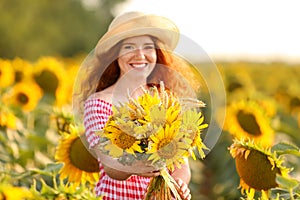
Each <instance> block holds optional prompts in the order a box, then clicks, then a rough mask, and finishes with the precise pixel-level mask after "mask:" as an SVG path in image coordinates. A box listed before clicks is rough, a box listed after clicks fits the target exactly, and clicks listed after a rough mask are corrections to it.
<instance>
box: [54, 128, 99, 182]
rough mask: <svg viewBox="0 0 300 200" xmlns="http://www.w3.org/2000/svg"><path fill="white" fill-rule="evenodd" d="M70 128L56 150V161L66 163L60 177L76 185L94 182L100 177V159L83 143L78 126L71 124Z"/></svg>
mask: <svg viewBox="0 0 300 200" xmlns="http://www.w3.org/2000/svg"><path fill="white" fill-rule="evenodd" d="M70 130H71V133H70V134H66V133H64V134H63V135H62V136H61V139H60V141H59V145H58V146H57V149H56V152H55V159H56V161H57V162H62V163H63V164H64V166H63V167H62V169H61V170H60V178H61V179H65V178H67V180H68V182H70V183H74V184H75V185H79V184H85V183H86V182H88V183H90V184H94V183H95V182H96V181H97V180H98V178H99V166H98V161H97V159H96V158H95V157H93V156H92V155H91V154H90V153H89V151H88V150H87V149H86V147H85V146H84V144H83V143H82V141H81V138H80V136H79V130H78V128H75V127H73V126H71V128H70Z"/></svg>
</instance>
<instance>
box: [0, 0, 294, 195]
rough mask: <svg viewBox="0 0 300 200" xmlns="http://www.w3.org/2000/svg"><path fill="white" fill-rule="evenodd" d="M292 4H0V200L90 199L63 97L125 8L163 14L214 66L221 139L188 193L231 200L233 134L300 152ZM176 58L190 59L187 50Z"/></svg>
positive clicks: (13, 0)
mask: <svg viewBox="0 0 300 200" xmlns="http://www.w3.org/2000/svg"><path fill="white" fill-rule="evenodd" d="M299 5H300V3H299V2H298V1H296V0H295V1H292V0H288V1H269V0H266V1H257V0H254V1H237V0H229V1H217V0H213V1H209V2H208V1H202V0H200V1H198V0H185V1H181V0H180V1H171V0H164V1H161V0H160V1H158V0H152V1H146V0H64V1H58V0H52V1H50V0H22V1H19V0H0V94H1V105H0V132H1V134H0V171H1V173H0V174H1V175H0V199H10V197H11V199H30V198H33V199H38V198H37V197H39V199H92V198H95V199H96V197H94V196H93V190H92V189H93V184H94V183H95V181H96V179H97V175H95V174H97V169H94V168H93V169H91V165H89V166H87V165H86V163H87V162H86V160H80V159H79V160H77V159H76V158H75V156H74V155H78V154H76V153H75V154H74V152H72V151H71V150H72V147H73V146H72V145H74V146H75V144H77V143H76V142H74V141H76V131H74V129H72V128H71V125H72V122H73V121H72V120H73V117H72V110H71V105H72V99H71V94H72V89H73V84H74V81H75V78H76V75H77V71H78V69H79V67H80V64H81V63H82V62H83V60H84V58H85V57H86V56H87V54H88V53H89V52H90V51H91V50H92V49H93V48H94V46H95V45H96V43H97V41H98V40H99V38H100V37H101V36H102V35H103V34H104V32H105V31H106V30H107V27H108V25H109V23H110V22H111V20H112V19H113V18H114V17H115V16H116V15H118V14H120V13H121V12H124V11H129V10H139V11H145V12H150V13H157V14H161V15H164V16H166V17H169V18H170V19H172V20H173V21H174V22H175V23H177V24H178V26H179V28H180V30H181V32H182V34H183V35H184V36H186V37H188V38H189V39H191V40H193V41H194V42H195V43H197V44H198V45H199V46H201V47H202V48H203V50H204V51H205V52H206V53H207V55H208V56H209V57H210V58H211V59H212V61H213V63H214V65H215V67H216V68H217V69H218V72H219V73H220V75H221V77H222V79H223V84H224V87H225V90H226V104H225V105H224V108H222V109H224V110H222V109H220V110H222V111H220V112H226V117H225V121H224V124H223V123H222V122H221V123H220V125H219V126H220V128H221V129H222V134H221V135H220V137H219V138H218V141H217V143H216V145H215V146H214V147H213V149H211V152H210V153H209V154H208V155H207V157H206V158H205V159H204V160H197V161H193V160H191V169H192V181H191V184H190V187H191V190H192V194H193V199H201V200H206V199H207V200H216V199H217V200H222V199H226V200H227V199H228V200H235V199H240V197H241V196H242V194H241V192H240V190H239V189H238V186H239V183H240V182H239V181H240V177H239V176H238V174H237V172H236V169H235V160H234V159H233V158H232V157H231V155H230V153H229V151H228V147H229V146H230V145H231V144H232V141H233V139H234V138H243V137H250V138H252V139H254V140H255V141H256V142H260V143H263V144H264V145H266V146H267V147H271V146H272V145H275V144H276V143H277V142H280V141H286V142H289V143H291V144H294V145H296V146H300V131H299V130H300V39H299V35H300V28H299V26H297V25H298V23H299V22H298V21H299V19H300V13H299V11H298V10H297V9H298V8H299ZM185 52H186V53H187V55H193V48H189V47H187V48H186V50H185ZM196 65H197V63H196ZM199 65H200V63H199ZM203 84H204V85H205V84H206V83H203ZM206 87H210V86H209V85H205V87H204V88H206ZM201 94H202V95H203V96H202V97H203V99H207V98H209V97H210V95H211V94H209V93H208V91H207V90H205V91H202V93H201ZM208 109H209V108H208ZM225 110H226V111H225ZM204 112H205V111H204ZM245 113H246V114H245ZM205 114H207V115H209V113H205ZM215 118H218V116H215ZM257 129H259V130H260V132H259V133H257V132H256V130H257ZM77 132H78V130H77ZM74 135H75V136H74ZM77 148H82V147H81V146H80V145H79V147H77ZM62 149H67V150H65V151H63V152H60V151H59V150H62ZM77 153H78V152H77ZM80 153H82V154H80V155H81V156H82V157H88V156H89V155H88V152H84V150H82V151H80ZM85 153H86V154H85ZM73 154H74V155H73ZM89 159H90V160H91V163H94V160H93V158H91V157H89ZM62 162H64V163H65V166H67V170H66V171H62V169H64V168H63V167H62V164H61V163H62ZM66 163H67V164H66ZM285 165H286V166H289V167H293V168H294V171H293V174H292V175H293V176H294V177H295V178H296V179H298V180H299V177H300V176H299V173H300V169H299V166H300V161H299V158H297V157H296V158H295V157H293V156H292V157H289V158H288V159H286V160H285ZM65 169H66V168H65ZM66 172H68V173H69V175H68V173H66ZM59 174H61V177H64V176H65V178H67V177H68V176H69V180H63V181H62V180H61V179H59V178H58V177H59ZM74 177H75V178H74ZM70 180H72V181H70ZM70 182H71V183H72V182H75V183H77V185H76V184H75V185H76V186H77V189H71V188H70V185H68V184H67V183H70ZM79 183H81V184H82V183H84V184H83V185H84V186H82V185H81V186H78V184H79ZM58 185H61V186H60V187H58ZM85 187H87V188H85ZM78 188H79V189H78ZM87 191H89V192H87ZM10 192H13V193H14V195H16V194H19V197H16V196H14V197H12V193H10ZM2 197H4V198H2Z"/></svg>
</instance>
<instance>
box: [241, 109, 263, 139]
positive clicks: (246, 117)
mask: <svg viewBox="0 0 300 200" xmlns="http://www.w3.org/2000/svg"><path fill="white" fill-rule="evenodd" d="M237 120H238V122H239V124H240V126H241V127H242V129H244V130H245V131H246V132H247V133H249V134H251V135H254V136H259V135H261V134H262V133H261V130H260V127H259V125H258V123H257V121H256V119H255V116H253V115H252V114H249V113H246V112H244V111H242V110H240V111H239V112H238V113H237Z"/></svg>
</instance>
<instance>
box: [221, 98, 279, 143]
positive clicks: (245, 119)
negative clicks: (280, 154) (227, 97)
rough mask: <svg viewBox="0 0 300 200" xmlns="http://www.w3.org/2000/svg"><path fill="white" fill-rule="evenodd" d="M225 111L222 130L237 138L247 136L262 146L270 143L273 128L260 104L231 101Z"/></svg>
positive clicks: (271, 141) (272, 138)
mask: <svg viewBox="0 0 300 200" xmlns="http://www.w3.org/2000/svg"><path fill="white" fill-rule="evenodd" d="M226 112H227V113H226V118H225V123H224V130H227V131H229V132H230V133H231V134H232V135H233V136H234V137H236V138H238V139H242V138H246V139H248V138H249V139H253V140H254V141H258V142H259V143H261V144H262V145H263V146H271V145H272V143H273V141H274V130H273V129H272V128H271V125H270V117H269V116H268V114H267V113H266V112H265V110H264V109H263V107H262V106H260V105H258V104H257V103H256V102H255V101H238V102H232V103H231V104H230V105H229V106H228V107H227V109H226Z"/></svg>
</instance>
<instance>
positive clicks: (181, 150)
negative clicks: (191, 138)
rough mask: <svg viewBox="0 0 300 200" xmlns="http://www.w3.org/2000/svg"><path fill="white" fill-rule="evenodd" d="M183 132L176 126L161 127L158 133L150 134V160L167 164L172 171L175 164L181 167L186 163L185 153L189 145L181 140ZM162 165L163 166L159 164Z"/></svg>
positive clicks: (154, 162) (156, 163) (148, 152)
mask: <svg viewBox="0 0 300 200" xmlns="http://www.w3.org/2000/svg"><path fill="white" fill-rule="evenodd" d="M181 138H183V135H182V133H180V132H179V131H178V130H177V127H175V126H169V125H168V124H167V125H166V126H165V128H161V129H160V130H159V131H158V132H157V133H156V134H154V135H151V136H150V142H149V145H148V151H147V152H146V153H147V154H150V157H149V158H148V160H150V161H152V164H154V165H158V166H159V165H161V164H162V163H164V164H163V165H165V166H166V167H168V168H169V169H170V170H171V171H173V170H174V165H176V166H178V167H180V164H182V163H184V159H183V157H184V155H185V154H186V151H187V149H188V147H189V146H188V145H187V144H186V143H185V142H183V141H181V140H180V139H181ZM159 167H162V166H159Z"/></svg>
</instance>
